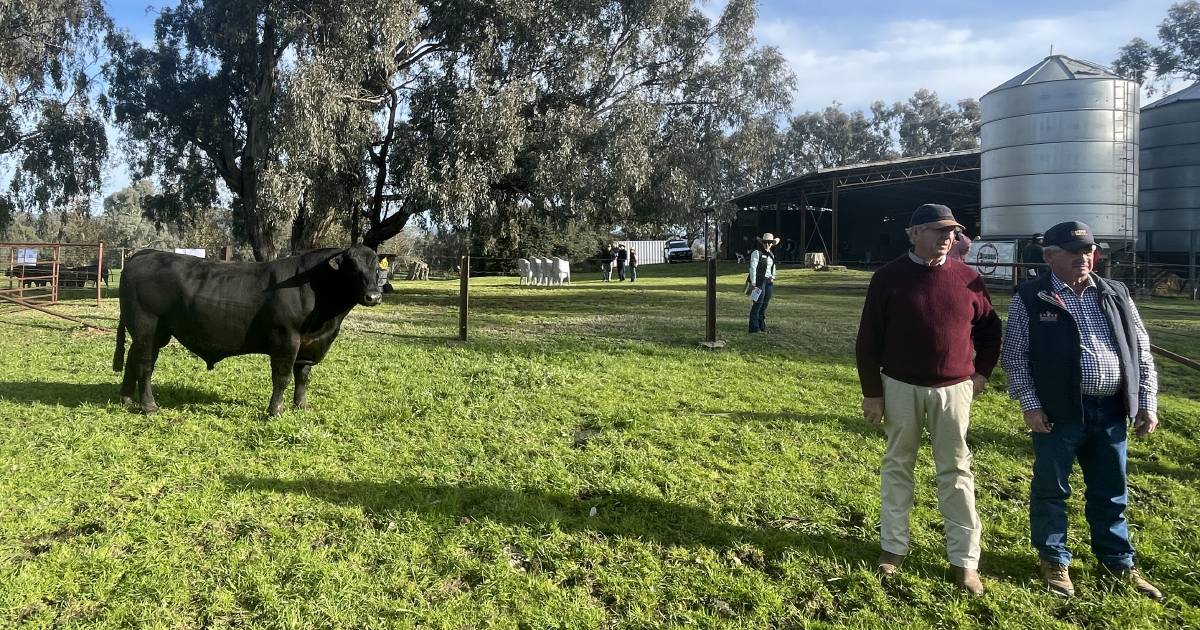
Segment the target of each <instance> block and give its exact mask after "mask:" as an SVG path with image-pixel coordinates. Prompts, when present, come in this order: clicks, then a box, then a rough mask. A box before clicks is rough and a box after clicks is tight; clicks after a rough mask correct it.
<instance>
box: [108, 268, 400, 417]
mask: <svg viewBox="0 0 1200 630" xmlns="http://www.w3.org/2000/svg"><path fill="white" fill-rule="evenodd" d="M378 265H379V262H378V258H377V256H376V254H375V252H374V251H372V250H370V249H369V248H366V247H362V246H355V247H351V248H349V249H315V250H311V251H307V252H303V253H300V254H298V255H296V256H291V257H289V258H281V259H279V260H275V261H272V262H265V263H233V262H229V263H224V262H209V261H206V260H204V259H202V258H196V257H194V256H184V255H181V254H172V253H168V252H161V251H154V250H145V251H141V252H138V253H137V254H134V255H133V256H131V257H130V258H129V259H128V260H126V262H125V269H124V270H123V272H122V274H121V285H120V296H121V319H120V322H119V323H118V325H117V347H116V351H115V352H114V353H113V370H114V371H117V372H119V371H121V368H122V365H123V364H124V355H125V331H126V330H128V331H129V334H130V336H131V337H133V343H132V345H130V347H129V364H128V365H127V366H125V375H124V379H123V380H122V381H121V400H122V401H123V402H124V403H126V404H132V402H133V394H134V389H135V388H138V389H139V403H140V405H141V409H142V411H143V412H144V413H153V412H154V411H156V410H157V409H158V405H157V404H155V402H154V392H153V391H152V389H151V384H150V383H151V380H152V376H153V374H154V362H155V360H157V359H158V352H159V350H160V349H161V348H162V347H163V346H165V345H167V342H168V341H170V340H171V337H175V338H176V339H178V340H179V343H181V344H183V347H185V348H187V349H188V350H190V351H192V353H194V354H195V355H196V356H199V357H200V358H201V359H204V361H205V362H207V363H208V369H210V370H211V369H213V366H214V365H216V363H217V362H218V361H220V360H221V359H224V358H226V357H231V356H236V355H240V354H265V355H268V356H269V357H271V404H270V405H269V406H268V408H267V412H268V413H270V414H271V415H277V414H279V413H281V412H282V411H283V394H284V390H286V389H287V386H288V381H289V380H290V379H291V377H292V375H295V377H296V389H295V392H294V394H293V397H292V402H293V403H294V405H295V406H296V407H304V406H305V389H306V387H307V385H308V377H309V370H310V369H311V368H312V366H313V365H316V364H317V363H320V361H321V359H323V358H325V353H326V352H328V351H329V346H330V345H332V344H333V340H334V339H335V338H337V334H338V331H339V330H340V329H341V325H342V318H344V317H345V316H346V313H348V312H350V309H352V308H354V305H355V304H362V305H364V306H375V305H377V304H379V303H380V302H381V301H382V299H383V296H382V295H381V294H380V292H379V286H378V284H377V281H376V276H375V270H376V268H377V267H378Z"/></svg>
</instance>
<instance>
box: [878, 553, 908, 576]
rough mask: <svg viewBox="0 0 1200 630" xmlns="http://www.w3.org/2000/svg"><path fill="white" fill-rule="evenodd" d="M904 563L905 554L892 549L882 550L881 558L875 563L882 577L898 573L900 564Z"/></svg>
mask: <svg viewBox="0 0 1200 630" xmlns="http://www.w3.org/2000/svg"><path fill="white" fill-rule="evenodd" d="M903 563H904V556H902V555H900V554H897V553H892V552H890V551H881V552H880V553H879V560H878V561H877V562H876V563H875V571H876V572H877V573H879V575H880V576H881V577H889V576H892V575H896V572H897V571H899V570H900V565H901V564H903Z"/></svg>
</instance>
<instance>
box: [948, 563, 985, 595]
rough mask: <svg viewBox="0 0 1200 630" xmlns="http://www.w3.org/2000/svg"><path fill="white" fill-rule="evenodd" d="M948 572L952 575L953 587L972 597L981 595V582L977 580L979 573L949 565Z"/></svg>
mask: <svg viewBox="0 0 1200 630" xmlns="http://www.w3.org/2000/svg"><path fill="white" fill-rule="evenodd" d="M950 572H951V573H953V574H954V585H955V586H957V587H959V588H961V589H963V590H965V591H966V592H968V593H970V594H972V595H983V582H982V581H981V580H980V579H979V571H976V570H975V569H964V568H962V567H959V566H955V565H953V564H952V565H950Z"/></svg>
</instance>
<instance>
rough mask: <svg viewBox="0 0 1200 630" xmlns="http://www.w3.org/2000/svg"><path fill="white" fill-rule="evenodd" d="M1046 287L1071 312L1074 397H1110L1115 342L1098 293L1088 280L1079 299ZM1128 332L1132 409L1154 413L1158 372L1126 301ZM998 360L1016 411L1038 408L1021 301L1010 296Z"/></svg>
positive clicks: (1115, 372)
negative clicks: (1076, 377) (1132, 351)
mask: <svg viewBox="0 0 1200 630" xmlns="http://www.w3.org/2000/svg"><path fill="white" fill-rule="evenodd" d="M1050 285H1051V287H1052V288H1053V290H1054V295H1055V297H1056V298H1057V301H1058V304H1059V306H1062V307H1063V308H1065V309H1066V310H1067V312H1068V313H1070V314H1071V318H1072V319H1074V320H1075V325H1076V326H1077V327H1078V328H1079V345H1080V353H1079V364H1080V366H1079V367H1080V368H1081V370H1080V372H1081V374H1082V377H1083V380H1082V382H1081V383H1080V390H1081V391H1080V393H1081V394H1083V395H1084V396H1112V395H1113V394H1116V393H1117V392H1119V391H1121V363H1120V359H1119V358H1118V355H1117V346H1116V342H1115V340H1114V339H1113V337H1112V331H1111V330H1110V329H1109V326H1108V321H1107V320H1106V319H1105V318H1104V313H1103V312H1102V311H1101V310H1100V302H1099V293H1098V291H1099V289H1097V288H1096V283H1095V281H1094V280H1093V279H1092V278H1091V277H1090V276H1089V277H1088V286H1087V287H1086V288H1085V289H1084V290H1083V295H1075V292H1074V291H1072V290H1071V287H1069V286H1067V284H1066V283H1065V282H1063V281H1062V280H1059V279H1058V276H1055V275H1054V274H1051V275H1050ZM1129 306H1130V310H1131V311H1132V312H1133V320H1134V329H1135V330H1136V331H1137V342H1138V363H1139V365H1140V369H1139V371H1138V374H1139V379H1138V408H1139V410H1146V411H1152V412H1155V413H1157V412H1158V396H1157V394H1158V374H1157V372H1156V371H1155V369H1154V358H1153V357H1152V356H1151V355H1150V335H1149V333H1147V332H1146V326H1145V325H1143V324H1142V317H1141V315H1140V314H1138V310H1137V306H1136V305H1134V304H1132V303H1130V305H1129ZM1000 361H1001V363H1002V364H1003V365H1004V371H1005V373H1007V374H1008V392H1009V395H1010V396H1012V397H1013V398H1014V399H1016V400H1017V401H1019V402H1020V403H1021V411H1030V410H1033V409H1041V407H1042V403H1041V401H1040V400H1039V399H1038V396H1037V391H1036V390H1035V389H1034V386H1033V378H1032V377H1031V376H1030V374H1029V312H1028V311H1027V310H1025V305H1024V304H1023V303H1022V302H1021V296H1020V295H1013V299H1012V303H1011V304H1009V307H1008V327H1007V329H1006V330H1005V331H1004V345H1003V346H1002V348H1001V350H1000Z"/></svg>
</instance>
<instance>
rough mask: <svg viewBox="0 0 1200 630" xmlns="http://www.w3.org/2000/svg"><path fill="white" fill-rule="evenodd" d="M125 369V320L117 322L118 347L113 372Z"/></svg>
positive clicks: (115, 351) (122, 318)
mask: <svg viewBox="0 0 1200 630" xmlns="http://www.w3.org/2000/svg"><path fill="white" fill-rule="evenodd" d="M124 368H125V318H124V317H121V318H120V319H118V320H117V347H116V349H115V350H113V371H114V372H120V371H121V370H122V369H124Z"/></svg>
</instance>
